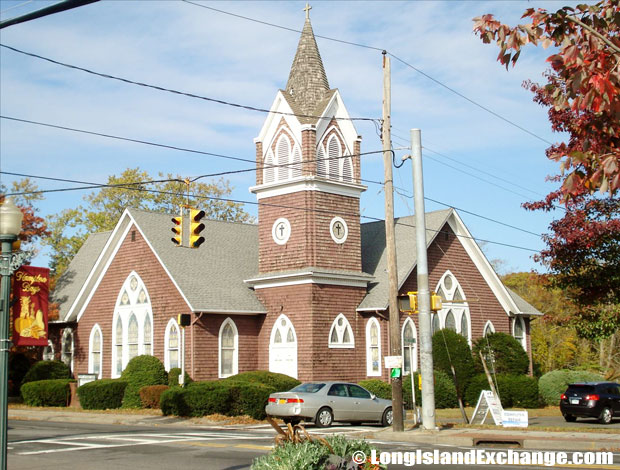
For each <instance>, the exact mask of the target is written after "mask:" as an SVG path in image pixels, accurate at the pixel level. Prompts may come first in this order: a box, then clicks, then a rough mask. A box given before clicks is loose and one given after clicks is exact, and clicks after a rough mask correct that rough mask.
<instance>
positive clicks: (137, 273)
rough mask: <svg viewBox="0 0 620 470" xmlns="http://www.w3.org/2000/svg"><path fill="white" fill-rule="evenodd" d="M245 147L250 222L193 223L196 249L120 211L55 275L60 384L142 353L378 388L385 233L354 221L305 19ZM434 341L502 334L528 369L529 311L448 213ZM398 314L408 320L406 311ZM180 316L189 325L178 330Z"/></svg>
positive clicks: (151, 221) (352, 168)
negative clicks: (439, 336)
mask: <svg viewBox="0 0 620 470" xmlns="http://www.w3.org/2000/svg"><path fill="white" fill-rule="evenodd" d="M270 110H271V112H270V113H269V114H268V117H267V119H266V121H265V123H264V125H263V127H262V129H261V130H260V132H259V133H258V137H256V139H255V140H254V142H255V145H256V184H255V185H254V186H252V187H251V188H250V191H251V192H252V193H253V194H254V195H255V196H256V198H257V200H258V203H259V206H258V207H259V209H258V223H257V224H245V223H231V222H223V221H216V220H207V221H204V224H205V229H204V231H203V232H202V234H201V235H202V236H204V238H205V240H206V242H205V243H203V244H202V245H201V246H200V247H199V248H188V247H179V246H175V245H174V244H173V243H172V242H171V240H170V232H169V231H168V229H167V228H166V227H169V226H170V225H171V223H170V218H171V215H167V214H160V213H152V212H145V211H141V210H135V209H132V208H127V209H126V210H125V212H124V213H123V215H122V216H121V218H120V220H119V221H118V224H117V225H116V227H115V228H114V230H112V231H110V232H104V233H96V234H93V235H91V236H90V237H89V238H88V240H87V241H86V242H85V243H84V245H83V246H82V248H81V249H80V251H79V252H78V253H77V255H76V256H75V257H74V259H73V260H72V262H71V264H70V266H69V267H68V269H67V271H66V272H65V273H64V274H63V276H62V277H61V278H60V279H59V282H58V285H57V288H56V291H55V294H54V299H53V301H55V302H57V303H58V304H59V311H60V317H59V320H58V321H56V322H53V323H51V324H50V336H51V337H53V340H52V341H51V342H50V346H48V348H46V353H45V354H46V357H48V358H51V357H56V358H61V359H62V360H64V361H65V362H67V363H68V364H70V366H71V369H72V371H73V373H74V375H76V376H77V375H79V374H94V375H96V376H97V377H99V378H115V377H119V376H120V374H121V372H122V370H123V369H124V368H125V366H126V365H127V363H128V362H129V360H130V359H131V358H133V357H135V356H138V355H141V354H150V355H154V356H156V357H158V358H160V359H161V360H162V362H163V363H164V364H165V367H166V369H167V370H169V369H171V368H173V367H180V365H181V361H185V369H186V371H187V372H188V373H189V375H190V376H191V377H192V379H194V380H213V379H217V378H222V377H228V376H230V375H234V374H237V373H239V372H244V371H251V370H270V371H273V372H281V373H284V374H287V375H290V376H292V377H296V378H298V379H300V380H302V381H308V380H319V379H320V380H327V379H339V380H349V381H359V380H362V379H366V378H382V379H386V380H387V378H388V374H389V371H388V370H386V369H385V368H384V366H383V356H385V355H389V350H390V348H389V331H388V330H389V324H388V317H389V309H388V275H387V259H386V258H387V255H386V238H385V223H384V222H383V221H381V222H370V223H361V221H360V196H361V194H362V192H364V191H365V189H366V187H365V186H364V185H363V184H362V182H361V167H360V165H361V163H360V157H359V154H360V144H361V137H360V136H359V135H358V134H357V132H356V130H355V127H354V126H353V123H352V121H351V120H350V119H349V114H348V112H347V110H346V108H345V105H344V102H343V100H342V98H341V96H340V93H339V91H338V90H337V89H332V88H330V86H329V82H328V80H327V75H326V73H325V70H324V67H323V62H322V60H321V56H320V54H319V50H318V47H317V44H316V41H315V38H314V34H313V31H312V26H311V23H310V19H309V18H308V17H306V21H305V25H304V28H303V32H302V34H301V39H300V41H299V44H298V47H297V52H296V54H295V58H294V60H293V65H292V67H291V71H290V75H289V78H288V82H287V84H286V88H285V89H284V90H279V91H278V92H277V94H276V97H275V100H274V102H273V104H272V106H271V109H270ZM426 225H427V239H428V262H429V280H430V287H431V289H432V290H435V291H436V292H437V293H439V294H440V295H441V296H442V298H443V308H442V310H441V311H439V312H438V313H437V314H435V315H433V322H432V325H433V330H434V331H437V330H439V329H442V328H447V329H452V330H454V331H456V332H458V333H460V334H461V335H463V337H465V338H466V339H467V341H468V342H469V343H470V345H471V344H472V343H473V342H474V341H476V340H477V339H478V338H480V337H482V336H483V335H485V334H488V333H489V332H494V331H497V332H499V331H501V332H504V333H508V334H511V335H513V336H514V337H515V338H516V339H517V340H518V341H519V342H520V343H521V344H522V346H523V348H524V349H525V350H526V351H527V352H528V354H529V356H530V363H531V345H530V320H531V319H532V318H533V317H535V316H537V315H540V312H538V311H537V310H536V309H534V308H533V307H532V306H531V305H529V304H528V303H527V302H525V301H524V300H523V299H522V298H520V297H519V296H518V295H516V294H515V293H514V292H512V291H510V290H509V289H508V288H506V286H504V285H503V284H502V282H501V280H500V279H499V277H498V275H497V274H496V273H495V271H494V270H493V268H492V266H491V265H490V263H489V262H488V260H487V259H486V258H485V256H484V254H483V253H482V251H481V250H480V248H479V247H478V245H477V244H476V242H475V241H474V240H473V238H472V237H471V234H470V233H469V232H468V230H467V228H466V227H465V225H464V224H463V221H462V220H461V218H460V217H459V215H458V214H457V212H456V211H454V210H452V209H449V210H442V211H436V212H429V213H427V214H426ZM395 230H396V249H397V260H398V285H399V295H405V294H406V293H407V292H408V291H412V290H417V289H416V246H415V244H416V237H415V226H414V220H413V217H402V218H398V219H397V220H396V226H395ZM404 309H408V306H407V307H406V308H405V307H403V310H404ZM182 313H189V314H190V317H191V320H190V325H189V326H187V327H185V328H184V329H183V328H181V327H180V325H179V324H178V320H177V319H178V314H182ZM400 330H401V333H402V340H403V341H402V343H403V355H404V359H405V367H404V369H405V370H404V372H405V374H407V373H410V372H411V371H412V370H414V371H415V370H418V369H419V367H420V366H419V351H418V349H419V348H418V344H419V328H418V318H417V316H416V315H409V314H407V313H403V312H401V315H400Z"/></svg>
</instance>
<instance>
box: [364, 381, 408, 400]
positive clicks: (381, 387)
mask: <svg viewBox="0 0 620 470" xmlns="http://www.w3.org/2000/svg"><path fill="white" fill-rule="evenodd" d="M358 384H360V385H361V386H362V387H364V388H365V389H366V390H368V391H369V392H370V393H374V394H375V395H376V396H377V397H379V398H384V399H386V400H391V399H392V386H391V385H390V384H389V383H387V382H384V381H383V380H380V379H368V380H362V381H361V382H358ZM404 388H405V385H404V384H403V396H404Z"/></svg>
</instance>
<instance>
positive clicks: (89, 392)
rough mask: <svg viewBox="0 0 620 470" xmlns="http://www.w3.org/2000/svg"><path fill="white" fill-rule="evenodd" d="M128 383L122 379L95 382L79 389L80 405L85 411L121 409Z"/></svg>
mask: <svg viewBox="0 0 620 470" xmlns="http://www.w3.org/2000/svg"><path fill="white" fill-rule="evenodd" d="M125 388H127V382H125V381H123V380H120V379H103V380H95V381H94V382H89V383H87V384H84V385H82V386H81V387H78V389H77V393H78V397H79V398H80V405H82V408H84V409H85V410H111V409H115V408H120V407H121V405H122V403H123V395H124V394H125Z"/></svg>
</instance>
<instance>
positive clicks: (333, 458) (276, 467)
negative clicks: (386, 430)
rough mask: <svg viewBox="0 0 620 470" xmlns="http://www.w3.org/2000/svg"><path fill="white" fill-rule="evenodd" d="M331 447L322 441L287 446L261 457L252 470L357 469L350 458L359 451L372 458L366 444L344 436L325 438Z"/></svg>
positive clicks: (288, 443)
mask: <svg viewBox="0 0 620 470" xmlns="http://www.w3.org/2000/svg"><path fill="white" fill-rule="evenodd" d="M325 439H326V440H327V442H328V443H329V445H330V446H331V448H332V449H333V451H334V453H333V454H330V450H329V447H327V446H326V445H324V444H323V443H321V442H320V441H304V442H303V443H301V444H294V443H290V442H287V443H284V444H282V445H280V446H276V447H274V449H273V450H272V451H271V452H270V453H269V454H267V455H263V456H261V457H258V458H257V459H255V460H254V462H253V463H252V467H251V470H290V469H292V468H295V469H297V468H299V469H304V470H323V469H326V468H333V469H340V468H358V466H357V465H354V464H353V461H352V459H351V456H352V455H353V453H354V452H356V451H361V452H364V454H366V455H367V456H370V455H371V452H372V449H373V448H372V447H371V446H370V444H368V442H366V441H363V440H349V439H347V438H346V437H344V436H338V435H336V436H333V435H332V436H328V437H326V438H325Z"/></svg>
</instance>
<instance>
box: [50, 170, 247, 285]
mask: <svg viewBox="0 0 620 470" xmlns="http://www.w3.org/2000/svg"><path fill="white" fill-rule="evenodd" d="M231 191H232V188H231V187H230V186H229V184H228V182H227V181H225V180H223V179H220V180H216V181H211V182H208V183H206V182H198V181H197V182H192V183H190V185H189V193H188V185H187V184H186V182H185V181H184V180H183V178H181V177H180V176H173V175H171V174H167V175H164V174H162V173H159V175H158V178H157V179H155V178H152V177H151V175H149V174H148V172H146V171H143V170H140V169H139V168H128V169H127V170H125V171H124V172H123V173H121V174H120V175H119V176H115V175H113V176H110V177H109V178H108V181H107V185H106V186H105V187H102V188H101V189H99V190H96V191H94V192H92V193H90V194H88V195H86V196H85V197H84V201H85V203H84V204H83V205H80V206H78V207H76V208H72V209H65V210H63V211H61V212H59V213H58V214H55V215H53V216H51V217H50V223H49V227H50V236H49V238H48V239H47V243H48V244H49V246H50V247H51V250H52V253H51V262H50V265H51V267H52V268H53V269H54V270H55V276H56V277H58V276H60V274H62V273H63V272H64V270H65V269H66V268H67V266H68V264H69V263H70V262H71V259H72V258H73V256H75V254H76V253H77V252H78V250H79V249H80V247H81V246H82V244H83V243H84V241H85V240H86V238H87V237H88V235H90V234H91V233H95V232H102V231H106V230H112V229H113V228H114V227H115V225H116V223H117V222H118V219H119V218H120V216H121V215H122V214H123V211H124V210H125V209H126V208H128V207H131V208H136V209H142V210H150V211H156V212H164V213H177V212H178V210H179V206H180V205H183V204H187V203H188V201H189V203H190V204H192V205H194V206H196V207H199V208H200V209H201V210H203V211H205V213H206V217H207V218H209V219H219V220H227V221H235V222H250V221H252V217H251V216H250V215H249V214H248V213H246V212H245V211H244V210H243V207H242V205H241V204H240V203H237V202H232V201H227V200H225V199H226V197H227V196H228V195H230V193H231Z"/></svg>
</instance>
